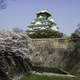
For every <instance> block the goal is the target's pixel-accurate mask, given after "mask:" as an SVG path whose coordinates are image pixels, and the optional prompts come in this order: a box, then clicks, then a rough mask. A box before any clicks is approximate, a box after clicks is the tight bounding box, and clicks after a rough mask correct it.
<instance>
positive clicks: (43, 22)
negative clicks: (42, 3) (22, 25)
mask: <svg viewBox="0 0 80 80" xmlns="http://www.w3.org/2000/svg"><path fill="white" fill-rule="evenodd" d="M28 27H29V29H28V31H29V32H34V31H37V30H44V29H45V30H47V29H49V28H50V29H52V30H54V31H58V27H57V24H56V22H55V19H54V18H53V17H52V15H51V14H50V13H49V12H48V11H47V10H43V11H40V12H38V13H37V14H36V18H35V20H33V21H32V22H31V25H30V26H28Z"/></svg>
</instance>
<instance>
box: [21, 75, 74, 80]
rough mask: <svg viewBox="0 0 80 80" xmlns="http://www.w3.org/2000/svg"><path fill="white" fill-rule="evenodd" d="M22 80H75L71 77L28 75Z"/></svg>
mask: <svg viewBox="0 0 80 80" xmlns="http://www.w3.org/2000/svg"><path fill="white" fill-rule="evenodd" d="M21 80H75V79H72V78H70V77H59V76H46V75H34V74H31V75H26V76H24V77H23V78H22V79H21Z"/></svg>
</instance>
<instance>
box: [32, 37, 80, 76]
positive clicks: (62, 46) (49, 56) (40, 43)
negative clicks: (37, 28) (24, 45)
mask: <svg viewBox="0 0 80 80" xmlns="http://www.w3.org/2000/svg"><path fill="white" fill-rule="evenodd" d="M32 45H33V46H34V47H35V48H34V54H33V55H32V61H33V65H37V66H48V67H57V68H59V69H63V70H65V71H68V72H70V73H71V74H75V75H79V76H80V50H79V49H80V40H79V39H78V40H76V42H74V41H73V40H71V39H59V38H56V39H33V40H32Z"/></svg>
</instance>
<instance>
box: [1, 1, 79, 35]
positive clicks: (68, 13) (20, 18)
mask: <svg viewBox="0 0 80 80" xmlns="http://www.w3.org/2000/svg"><path fill="white" fill-rule="evenodd" d="M7 1H8V6H7V8H6V9H4V10H0V30H2V29H6V30H11V29H12V28H13V27H19V28H22V29H24V30H26V29H27V26H28V25H30V23H31V21H32V20H33V19H34V18H35V17H36V12H37V11H40V10H43V9H48V10H49V11H50V13H51V14H52V16H53V17H54V18H55V19H56V23H57V24H58V26H59V28H60V31H62V32H64V33H66V34H70V33H71V32H73V31H74V30H75V29H76V25H77V24H78V23H80V0H12V1H11V0H7Z"/></svg>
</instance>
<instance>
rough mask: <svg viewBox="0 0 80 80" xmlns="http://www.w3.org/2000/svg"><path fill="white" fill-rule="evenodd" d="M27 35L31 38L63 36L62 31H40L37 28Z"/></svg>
mask: <svg viewBox="0 0 80 80" xmlns="http://www.w3.org/2000/svg"><path fill="white" fill-rule="evenodd" d="M28 35H29V37H31V38H61V37H62V36H63V33H60V32H58V31H54V30H51V29H48V30H42V31H38V30H37V31H35V32H33V33H32V34H28Z"/></svg>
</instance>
